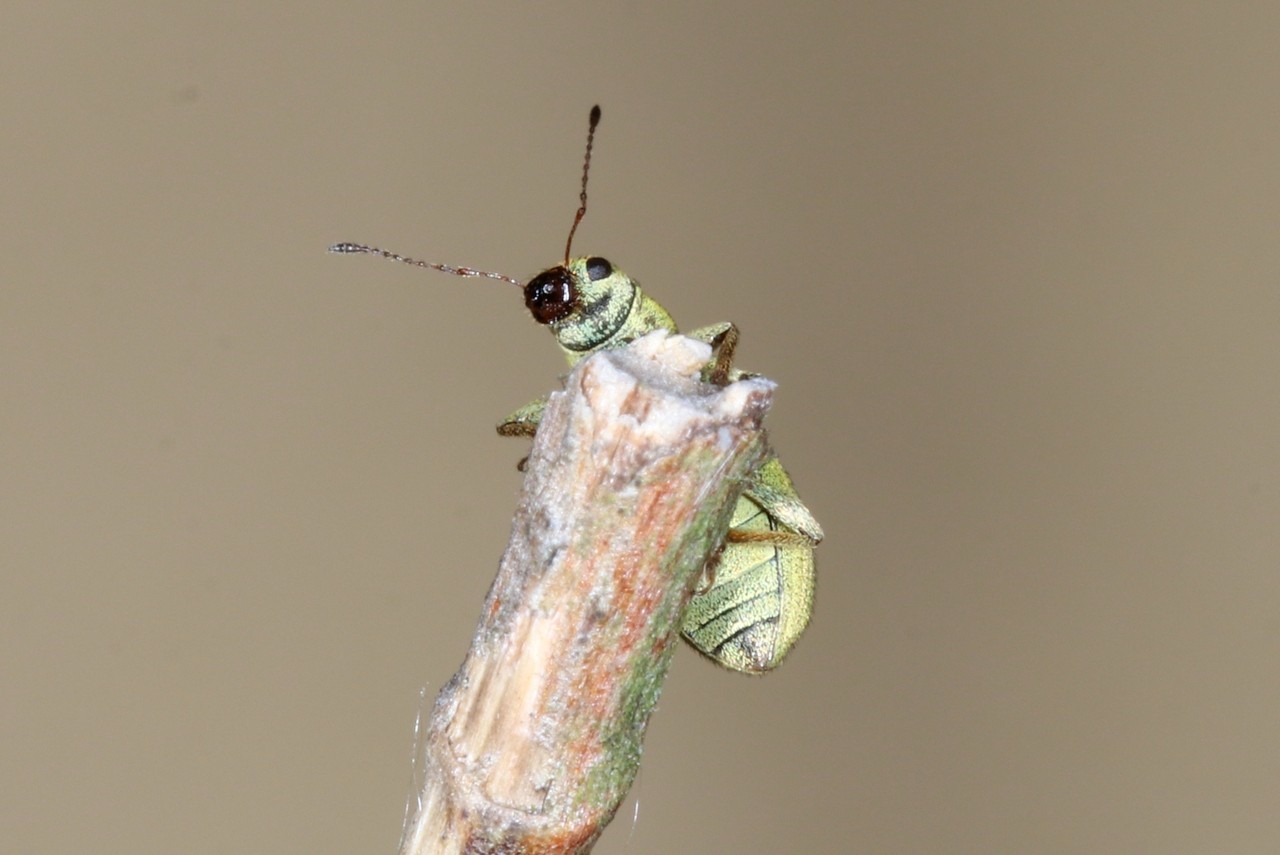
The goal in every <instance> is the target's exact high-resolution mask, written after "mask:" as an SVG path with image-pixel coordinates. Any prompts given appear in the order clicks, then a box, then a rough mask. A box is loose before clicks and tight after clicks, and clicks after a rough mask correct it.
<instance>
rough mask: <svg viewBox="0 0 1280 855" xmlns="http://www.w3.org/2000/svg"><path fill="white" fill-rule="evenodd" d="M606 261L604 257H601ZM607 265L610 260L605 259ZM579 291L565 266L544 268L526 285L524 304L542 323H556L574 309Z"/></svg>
mask: <svg viewBox="0 0 1280 855" xmlns="http://www.w3.org/2000/svg"><path fill="white" fill-rule="evenodd" d="M600 260H601V261H604V259H600ZM604 263H605V265H606V266H607V265H608V264H609V262H607V261H605V262H604ZM577 300H578V291H577V289H576V288H574V287H573V276H572V275H571V274H570V273H569V271H568V270H566V269H564V268H563V267H553V268H551V269H550V270H544V271H542V272H541V273H539V274H538V275H537V276H535V277H533V278H532V279H530V280H529V284H528V285H526V286H524V304H525V305H526V306H528V307H529V311H530V312H531V313H533V319H534V320H535V321H537V322H538V323H540V324H550V323H555V322H556V321H558V320H561V319H562V318H565V317H567V316H568V315H569V313H570V312H572V311H573V305H574V303H576V302H577Z"/></svg>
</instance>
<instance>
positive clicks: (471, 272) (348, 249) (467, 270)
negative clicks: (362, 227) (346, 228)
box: [329, 243, 524, 289]
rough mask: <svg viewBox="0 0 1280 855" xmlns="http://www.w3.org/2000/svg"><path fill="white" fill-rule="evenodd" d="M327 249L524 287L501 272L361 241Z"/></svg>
mask: <svg viewBox="0 0 1280 855" xmlns="http://www.w3.org/2000/svg"><path fill="white" fill-rule="evenodd" d="M329 251H330V252H339V253H356V252H367V253H369V254H370V255H380V256H382V257H383V258H385V259H387V260H389V261H402V262H404V263H405V264H412V265H413V266H414V267H429V268H431V269H432V270H439V271H440V272H441V273H452V274H453V275H454V276H484V277H487V278H489V279H501V280H502V281H503V282H510V283H511V284H512V285H515V286H516V287H517V288H521V289H523V288H524V283H523V282H521V281H520V280H519V279H512V278H511V277H510V276H503V275H502V274H501V273H489V272H488V271H485V270H476V269H474V268H471V267H454V266H452V265H449V264H437V263H436V262H434V261H419V260H418V259H416V258H409V257H408V256H406V255H400V254H399V253H395V252H388V251H387V250H385V249H379V248H378V247H376V246H368V245H366V244H363V243H335V244H334V245H333V246H331V247H329Z"/></svg>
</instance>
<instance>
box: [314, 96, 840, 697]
mask: <svg viewBox="0 0 1280 855" xmlns="http://www.w3.org/2000/svg"><path fill="white" fill-rule="evenodd" d="M599 121H600V108H599V107H594V108H592V110H591V118H590V127H589V130H588V132H587V152H586V157H585V158H584V160H583V167H582V191H581V193H580V194H579V199H580V201H581V204H580V206H579V207H578V211H577V214H576V215H575V217H574V220H573V227H572V228H571V229H570V230H569V239H568V241H567V242H566V244H565V261H564V263H563V264H558V265H556V266H555V267H552V268H549V269H547V270H544V271H543V272H541V273H539V274H538V275H537V276H535V277H533V279H531V280H529V282H528V283H527V284H525V283H522V282H520V281H519V280H517V279H512V278H511V277H508V276H503V275H501V274H497V273H486V272H483V271H479V270H473V269H471V268H469V267H452V266H450V265H447V264H437V263H434V262H426V261H418V260H416V259H412V258H407V257H405V256H402V255H397V254H396V253H392V252H388V251H386V250H382V249H378V248H377V247H372V246H367V245H365V244H355V243H340V244H336V245H334V246H332V247H330V250H331V251H332V252H341V253H360V252H363V253H372V254H375V255H381V256H383V257H385V258H389V259H391V260H393V261H402V262H405V263H407V264H413V265H416V266H418V267H428V268H431V269H434V270H440V271H442V272H445V273H453V274H455V275H458V276H485V277H489V278H491V279H501V280H503V281H505V282H511V283H513V284H515V285H518V286H520V287H521V288H522V289H523V291H524V297H525V305H526V306H527V307H528V308H529V311H530V312H531V313H532V315H533V317H534V320H536V321H537V322H538V323H540V324H543V325H545V326H547V327H548V328H549V329H550V330H551V332H552V333H553V334H554V335H555V337H556V341H557V343H559V345H560V348H561V350H563V351H564V354H565V357H566V358H567V359H568V361H569V364H570V365H574V364H576V363H577V362H578V361H579V360H581V359H582V358H583V357H585V356H588V355H590V354H592V353H595V352H596V351H599V350H605V349H607V348H612V347H621V346H623V345H625V344H627V343H628V342H631V341H633V340H634V339H637V338H639V337H641V336H643V335H645V334H647V333H650V332H653V331H654V330H667V331H668V332H671V333H675V332H677V330H676V324H675V321H674V320H672V318H671V315H670V314H668V313H667V311H666V309H664V308H662V306H660V305H658V303H657V302H655V301H654V300H653V298H652V297H650V296H648V295H647V294H645V293H644V292H643V291H642V290H641V289H640V285H639V283H637V282H636V281H635V280H634V279H632V278H631V277H630V276H628V275H627V274H625V273H623V272H622V271H621V270H619V269H617V268H616V267H614V266H613V265H612V264H611V263H610V262H609V261H607V260H605V259H603V258H600V257H599V256H583V257H578V258H571V257H570V250H571V247H572V245H573V235H574V232H575V231H576V230H577V228H578V223H580V222H581V221H582V218H583V216H584V215H585V214H586V210H587V174H588V171H589V169H590V166H591V148H592V144H593V142H594V139H595V129H596V125H597V124H598V123H599ZM688 335H689V337H690V338H693V339H697V340H699V341H703V342H706V343H707V344H709V345H711V347H712V353H713V357H712V360H711V361H710V362H709V363H707V365H706V367H705V368H704V369H703V379H704V380H705V381H707V382H709V383H714V384H717V385H722V386H723V385H727V384H728V383H732V382H734V381H736V380H738V379H740V378H742V377H745V376H749V375H747V374H746V373H745V372H743V371H740V370H738V369H735V368H734V367H733V354H734V350H735V348H736V346H737V343H738V328H737V327H736V326H734V325H733V324H732V323H727V322H724V323H718V324H713V325H711V326H707V327H702V328H700V329H696V330H694V331H693V332H690V333H688ZM546 403H547V402H546V399H545V398H539V399H538V400H536V401H532V402H530V403H528V404H526V405H525V406H523V407H521V408H519V409H518V410H516V411H515V412H513V413H512V414H511V415H509V416H507V417H506V418H505V419H503V420H502V422H501V423H499V425H498V433H499V434H501V435H503V436H527V437H532V436H533V435H534V434H535V433H536V432H537V429H538V423H539V422H540V421H541V419H542V414H543V411H544V410H545V409H546ZM822 536H823V535H822V527H821V526H820V525H818V521H817V520H816V519H814V517H813V514H811V513H810V512H809V509H808V508H806V507H805V506H804V503H803V502H802V501H800V497H799V495H797V494H796V490H795V487H793V486H792V484H791V479H790V478H789V477H788V476H787V473H786V471H785V470H784V469H783V468H782V464H781V463H779V462H778V458H777V457H776V456H775V455H773V454H772V453H770V455H769V457H768V458H767V459H766V460H765V462H764V463H763V464H761V465H760V466H759V467H758V468H757V469H756V470H755V471H754V472H752V473H751V475H750V476H749V478H748V480H747V483H746V484H745V485H744V487H743V492H742V495H741V497H740V498H739V499H738V503H737V506H736V507H735V508H734V511H733V516H732V518H731V519H730V524H729V532H728V535H727V536H726V538H725V543H724V548H723V549H722V550H721V551H720V553H719V556H718V558H715V559H712V561H711V562H709V563H708V566H707V567H706V568H704V569H703V573H702V579H701V580H700V582H699V584H698V587H697V589H696V591H695V593H694V594H693V596H692V598H691V599H690V601H689V605H688V607H687V608H686V610H685V614H684V620H683V624H682V626H681V633H682V634H683V635H684V637H685V640H686V641H688V642H689V643H690V644H691V645H693V647H694V648H695V649H697V650H698V651H699V652H701V653H703V654H705V655H707V656H709V657H710V658H711V659H713V660H714V661H716V662H718V663H719V664H721V665H723V666H724V667H726V668H729V669H732V670H734V671H742V672H746V673H752V674H758V673H763V672H765V671H769V670H771V669H773V668H776V667H777V666H778V664H779V663H780V662H781V661H782V659H783V657H785V656H786V655H787V652H788V651H790V649H791V647H792V645H794V644H795V641H796V639H797V638H799V637H800V634H801V633H802V632H803V631H804V628H805V627H806V626H807V625H808V623H809V618H810V616H811V615H812V613H813V589H814V576H815V574H814V559H813V549H814V547H815V546H817V545H818V543H819V542H821V541H822Z"/></svg>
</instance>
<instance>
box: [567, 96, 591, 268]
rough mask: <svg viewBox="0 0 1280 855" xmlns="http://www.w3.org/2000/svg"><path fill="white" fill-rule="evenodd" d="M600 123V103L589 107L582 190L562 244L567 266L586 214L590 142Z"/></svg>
mask: <svg viewBox="0 0 1280 855" xmlns="http://www.w3.org/2000/svg"><path fill="white" fill-rule="evenodd" d="M598 124H600V105H599V104H597V105H595V106H594V107H592V108H591V116H590V118H588V119H587V156H586V157H584V158H583V159H582V192H581V193H579V194H578V201H579V202H580V204H579V206H578V213H577V214H575V215H574V217H573V225H572V226H570V227H569V239H568V240H567V241H565V244H564V264H565V266H566V267H568V266H569V251H570V250H571V249H572V248H573V233H574V232H576V231H577V230H578V223H580V222H582V218H583V217H585V216H586V215H587V172H588V171H589V170H590V169H591V144H592V143H594V142H595V140H596V125H598Z"/></svg>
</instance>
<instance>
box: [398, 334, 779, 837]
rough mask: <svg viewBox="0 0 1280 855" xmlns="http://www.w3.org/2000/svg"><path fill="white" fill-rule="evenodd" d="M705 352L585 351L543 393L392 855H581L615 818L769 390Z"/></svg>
mask: <svg viewBox="0 0 1280 855" xmlns="http://www.w3.org/2000/svg"><path fill="white" fill-rule="evenodd" d="M708 355H709V353H708V351H707V348H706V346H705V345H701V344H698V343H696V342H693V341H691V340H689V339H685V338H681V337H676V336H673V337H666V335H665V334H655V335H651V336H648V337H646V338H645V339H642V340H640V341H639V342H636V343H634V344H632V345H630V346H629V347H627V348H622V349H618V350H609V351H605V352H602V353H598V354H596V355H594V356H592V357H590V358H588V359H586V360H584V361H583V362H581V363H579V365H578V367H577V368H576V369H575V370H574V371H573V373H572V374H571V375H570V376H569V379H568V381H567V385H566V389H565V391H564V392H563V393H557V394H555V395H553V396H552V399H551V402H550V404H549V406H548V408H547V411H546V414H545V416H544V417H543V420H542V423H541V425H540V427H539V429H538V435H537V437H536V439H535V442H534V447H533V453H532V455H531V457H530V458H529V467H528V474H527V476H526V478H525V483H524V488H523V492H522V495H521V498H520V503H519V507H518V508H517V510H516V515H515V519H514V521H513V523H512V528H511V542H510V544H509V545H508V547H507V551H506V553H505V554H504V555H503V558H502V562H501V565H500V567H499V569H498V576H497V578H496V579H495V581H494V583H493V587H492V588H491V589H490V591H489V595H488V598H487V600H486V602H485V605H484V611H483V613H482V615H481V618H480V624H479V626H478V628H477V629H476V633H475V637H474V639H473V641H472V646H471V650H470V652H469V653H468V654H467V658H466V660H465V661H464V662H463V664H462V667H461V668H460V669H459V671H458V673H457V674H455V675H454V677H453V679H451V680H450V681H449V683H448V684H447V685H446V686H445V687H444V688H443V689H442V690H441V692H440V695H439V697H438V698H437V699H436V702H435V706H434V708H433V711H432V714H431V721H430V723H429V725H428V727H427V732H426V739H425V770H424V774H425V786H424V789H423V792H422V796H421V802H420V807H419V810H418V813H417V816H416V817H415V818H414V819H413V820H412V822H411V824H410V826H409V828H408V829H407V830H406V835H405V840H404V842H403V844H402V849H401V855H426V853H475V855H479V853H520V855H532V853H583V852H588V851H590V849H591V846H592V844H593V843H594V842H595V840H596V838H597V837H598V836H599V835H600V832H601V831H602V830H603V828H604V826H605V825H606V824H608V822H609V820H610V819H611V818H612V817H613V814H614V811H615V810H617V808H618V805H619V804H620V803H621V801H622V799H623V797H624V796H625V795H626V792H627V789H628V788H629V787H630V785H631V782H632V779H633V778H634V777H635V773H636V770H637V768H638V765H639V761H640V751H641V741H642V740H643V737H644V731H645V727H646V725H647V723H648V720H649V715H650V713H651V712H652V711H653V708H654V705H655V704H656V702H657V700H658V695H659V693H660V691H661V688H662V681H663V679H664V678H665V676H666V673H667V666H668V663H669V662H670V658H671V653H672V650H673V648H674V646H675V643H676V637H677V635H678V633H679V626H680V615H681V612H682V610H683V607H684V604H685V603H686V602H687V600H688V597H689V594H690V592H691V591H692V589H693V587H694V585H695V584H696V583H697V580H698V578H699V576H700V571H701V569H702V567H703V565H704V564H705V563H706V561H707V560H708V557H709V556H710V555H711V554H712V553H713V551H714V550H715V548H716V546H717V545H718V544H719V543H720V542H721V541H722V539H723V537H724V532H725V529H726V527H727V525H728V519H729V512H730V509H731V508H732V506H733V503H734V499H735V498H736V496H737V494H738V492H739V491H740V489H741V482H742V478H743V476H744V475H745V474H746V473H747V472H749V471H750V470H751V469H752V468H753V467H754V466H756V465H758V464H759V462H760V461H761V459H762V457H763V455H764V453H765V448H764V438H763V433H762V431H761V430H760V420H761V419H762V418H763V417H764V413H765V411H766V410H767V408H768V406H769V403H770V397H771V390H772V384H770V383H769V382H768V381H764V380H748V381H742V382H739V383H735V384H732V385H731V386H729V387H726V388H718V387H713V386H708V385H705V384H702V383H700V382H698V381H697V380H696V379H695V378H696V376H697V371H698V368H699V366H700V365H701V364H704V363H705V362H706V360H707V358H708Z"/></svg>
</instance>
